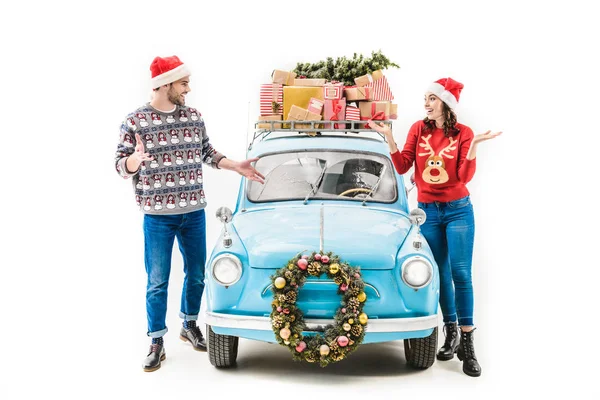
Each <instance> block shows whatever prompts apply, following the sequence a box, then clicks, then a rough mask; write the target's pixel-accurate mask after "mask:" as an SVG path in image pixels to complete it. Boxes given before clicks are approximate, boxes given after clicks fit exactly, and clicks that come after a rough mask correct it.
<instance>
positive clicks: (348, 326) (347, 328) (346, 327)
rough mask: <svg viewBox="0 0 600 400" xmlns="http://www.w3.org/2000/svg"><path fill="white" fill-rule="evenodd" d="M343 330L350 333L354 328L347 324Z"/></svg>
mask: <svg viewBox="0 0 600 400" xmlns="http://www.w3.org/2000/svg"><path fill="white" fill-rule="evenodd" d="M342 328H343V329H344V330H345V331H346V332H348V331H349V330H350V329H352V326H351V325H350V324H349V323H347V322H346V323H345V324H344V325H342Z"/></svg>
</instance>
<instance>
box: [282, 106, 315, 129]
mask: <svg viewBox="0 0 600 400" xmlns="http://www.w3.org/2000/svg"><path fill="white" fill-rule="evenodd" d="M287 119H288V121H320V120H321V114H315V113H313V112H310V111H308V110H306V109H304V108H301V107H298V106H292V107H291V108H290V112H289V114H288V116H287ZM320 126H321V124H315V128H320ZM294 128H298V129H306V128H311V126H310V124H294ZM309 134H315V133H314V132H309Z"/></svg>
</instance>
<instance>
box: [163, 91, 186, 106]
mask: <svg viewBox="0 0 600 400" xmlns="http://www.w3.org/2000/svg"><path fill="white" fill-rule="evenodd" d="M167 97H168V98H169V101H170V102H171V103H173V104H177V105H178V106H184V105H185V98H182V97H181V96H180V95H178V94H177V92H175V90H173V89H172V88H171V89H169V91H168V92H167Z"/></svg>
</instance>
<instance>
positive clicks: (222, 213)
mask: <svg viewBox="0 0 600 400" xmlns="http://www.w3.org/2000/svg"><path fill="white" fill-rule="evenodd" d="M216 216H217V219H218V220H219V221H221V222H222V223H223V229H224V230H225V232H223V246H224V247H231V245H232V244H233V240H231V236H229V232H227V223H229V222H230V221H231V220H232V219H233V213H232V212H231V210H230V209H229V208H227V207H219V209H218V210H217V212H216Z"/></svg>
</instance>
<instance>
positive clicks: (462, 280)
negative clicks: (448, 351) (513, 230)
mask: <svg viewBox="0 0 600 400" xmlns="http://www.w3.org/2000/svg"><path fill="white" fill-rule="evenodd" d="M419 208H421V209H422V210H423V211H425V214H427V219H426V221H425V224H423V226H422V227H421V232H422V234H423V236H424V237H425V239H426V240H427V243H429V246H430V247H431V251H432V252H433V256H434V258H435V262H436V263H437V265H438V268H439V272H440V306H441V308H442V314H443V316H444V323H447V322H456V320H457V316H458V324H459V325H460V326H472V325H473V282H472V279H471V266H472V262H473V241H474V239H475V218H474V216H473V205H472V204H471V200H470V198H469V196H467V197H463V198H462V199H458V200H454V201H449V202H447V203H441V202H434V203H419ZM457 314H458V315H457Z"/></svg>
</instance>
